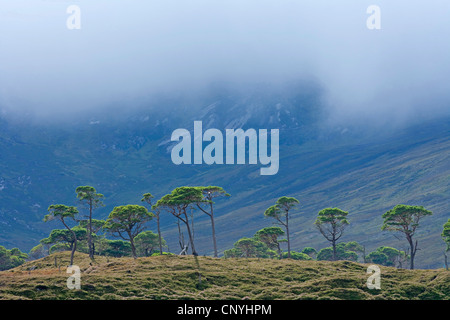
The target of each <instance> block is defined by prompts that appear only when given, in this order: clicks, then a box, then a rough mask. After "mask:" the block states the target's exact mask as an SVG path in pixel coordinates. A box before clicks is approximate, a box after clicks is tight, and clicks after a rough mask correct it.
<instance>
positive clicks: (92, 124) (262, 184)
mask: <svg viewBox="0 0 450 320" xmlns="http://www.w3.org/2000/svg"><path fill="white" fill-rule="evenodd" d="M295 92H298V91H295ZM223 96H225V94H223ZM317 99H318V97H317V95H316V93H315V92H314V90H310V91H308V90H306V93H303V94H297V93H295V94H292V95H287V96H283V95H280V96H277V95H270V94H269V95H266V96H265V95H261V94H259V93H258V94H255V95H254V96H252V97H239V96H233V95H229V96H227V97H226V98H224V97H222V96H218V97H217V96H214V97H212V98H210V99H209V100H208V99H206V100H204V101H200V102H198V101H195V103H196V106H197V107H196V108H193V109H192V110H191V109H189V101H188V102H186V101H184V102H180V101H169V102H167V101H165V102H164V103H165V105H167V106H168V108H167V110H164V109H161V110H160V111H158V112H152V111H151V110H150V109H148V110H147V109H145V108H144V109H142V110H140V111H139V112H137V111H129V112H125V111H121V112H117V113H113V114H101V113H100V114H95V113H94V114H92V115H89V118H77V119H74V121H73V122H71V123H70V124H69V123H65V122H61V123H52V122H51V121H50V120H49V121H48V122H42V123H36V122H33V121H31V120H29V119H15V120H14V119H10V118H7V117H4V118H0V124H1V126H0V150H1V151H2V152H1V153H0V245H3V246H5V247H7V248H13V247H18V248H20V249H21V250H23V251H25V252H28V251H29V250H30V249H31V248H32V247H34V246H35V245H37V244H38V243H39V240H41V239H43V238H45V237H47V236H48V234H49V232H50V230H51V229H54V228H60V227H61V226H58V225H57V224H55V223H53V224H52V223H47V224H46V223H44V222H43V221H42V219H43V217H44V215H45V214H46V209H47V208H48V206H49V205H50V204H53V203H64V204H67V205H76V206H79V203H78V202H77V200H76V197H75V188H76V187H77V186H79V185H92V186H94V187H95V188H96V189H97V191H98V192H100V193H103V194H104V195H105V201H104V202H105V207H103V208H100V209H98V210H97V211H96V212H95V218H98V219H104V218H106V217H107V216H108V214H109V212H111V210H112V209H113V208H114V206H118V205H123V204H140V203H141V202H140V199H141V196H142V194H143V193H145V192H151V193H152V194H154V195H155V197H156V198H159V197H161V196H163V195H164V194H167V193H169V192H170V191H171V190H172V189H173V188H175V187H178V186H182V185H219V186H221V187H223V188H224V189H225V190H226V191H227V192H228V193H230V194H231V197H230V198H229V199H227V200H219V201H218V202H217V210H215V214H216V232H217V241H218V248H219V252H221V253H222V252H223V251H224V250H226V249H229V248H231V247H232V246H233V243H234V242H235V241H237V240H238V239H240V238H242V237H251V236H252V235H253V234H254V233H255V232H256V231H257V230H259V229H261V228H263V227H266V226H269V225H271V223H272V222H271V221H269V220H267V219H264V217H263V212H264V210H265V209H266V208H267V207H268V206H270V205H272V204H273V203H274V202H275V201H276V199H277V198H278V197H280V196H284V195H288V196H294V197H296V198H298V199H299V200H300V206H299V209H298V211H296V212H293V213H292V217H291V220H290V221H291V235H292V236H291V239H292V246H293V249H294V250H296V251H300V250H301V249H302V248H304V247H306V246H312V247H314V248H316V249H317V250H319V249H320V248H323V247H326V246H328V243H326V242H325V241H324V238H323V237H322V236H321V235H320V233H319V232H317V230H316V229H315V228H314V225H313V222H314V220H315V217H316V215H317V212H318V211H319V210H321V209H323V208H324V207H327V206H332V207H339V208H341V209H343V210H345V211H348V212H349V217H348V218H349V221H350V226H349V228H348V229H347V230H346V233H345V236H344V237H343V238H342V241H352V240H355V241H358V242H360V243H361V244H363V245H365V246H366V248H367V252H370V251H372V250H374V249H376V248H377V247H378V246H381V245H387V246H393V247H396V248H398V249H400V250H405V249H406V243H405V241H404V240H397V239H396V238H395V237H394V236H393V235H392V234H391V233H388V232H382V231H381V229H380V228H381V225H382V218H381V215H382V214H383V213H384V212H386V211H387V210H389V209H390V208H392V207H393V206H395V205H396V204H399V203H403V204H411V205H423V206H424V207H426V208H427V209H429V210H431V211H432V212H433V216H432V217H429V218H427V219H424V220H423V224H422V226H421V228H420V230H419V233H418V235H417V236H418V239H419V247H420V249H421V250H420V251H419V252H418V254H417V257H416V266H417V267H419V268H441V267H443V255H442V253H443V250H444V243H443V241H442V239H441V238H440V233H441V232H442V225H443V224H444V222H445V221H447V219H448V217H449V216H448V212H450V207H449V205H450V202H449V201H448V199H449V196H450V167H449V165H448V164H449V163H450V159H449V157H450V135H449V132H450V121H449V118H448V117H447V118H442V119H435V120H432V121H431V120H429V121H425V120H424V121H423V122H421V123H412V124H411V125H409V126H407V125H406V126H401V127H399V128H396V129H392V127H391V126H389V127H388V128H383V127H378V128H377V127H370V126H366V124H362V125H360V126H350V125H349V126H345V127H342V126H337V125H335V126H332V125H329V124H328V123H326V122H323V121H322V118H321V112H322V111H321V110H320V108H317V104H318V102H317V101H316V100H317ZM170 106H172V107H173V106H176V107H177V108H179V109H180V110H182V112H179V113H176V114H173V112H172V113H171V110H172V109H169V107H170ZM199 110H201V112H200V111H199ZM226 110H232V112H226ZM168 119H170V121H168ZM199 119H201V120H203V121H204V122H205V123H208V126H212V127H217V128H219V129H222V128H225V127H227V126H230V125H237V126H242V127H243V128H251V127H256V128H259V127H266V128H275V127H279V128H280V137H281V138H280V139H281V141H280V170H279V172H278V174H277V175H275V176H260V175H259V166H249V165H236V166H230V165H224V166H218V165H216V166H194V165H191V166H187V165H186V166H176V165H174V164H173V163H172V162H171V160H170V153H169V152H168V149H169V148H170V145H169V144H168V143H167V142H168V140H170V133H171V132H172V130H173V129H175V128H188V129H190V130H191V129H192V125H193V121H194V120H199ZM205 128H206V125H205ZM79 209H80V211H81V214H82V215H84V214H85V213H86V211H83V210H85V208H84V207H82V206H80V208H79ZM161 223H162V233H163V237H164V238H165V239H166V240H167V242H168V244H169V249H170V251H171V252H174V253H178V252H179V251H180V249H179V246H178V229H177V225H176V219H175V218H174V217H172V216H171V215H170V214H163V217H162V221H161ZM150 229H151V230H153V231H155V230H156V224H155V223H154V222H151V224H150ZM195 239H196V245H197V250H198V251H199V253H200V254H202V255H211V254H212V245H211V231H210V224H209V218H208V217H207V216H206V215H202V214H196V216H195Z"/></svg>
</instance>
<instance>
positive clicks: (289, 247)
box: [286, 211, 291, 259]
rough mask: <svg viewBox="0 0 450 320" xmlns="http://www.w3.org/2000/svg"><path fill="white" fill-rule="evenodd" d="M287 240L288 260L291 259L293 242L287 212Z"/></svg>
mask: <svg viewBox="0 0 450 320" xmlns="http://www.w3.org/2000/svg"><path fill="white" fill-rule="evenodd" d="M286 238H287V249H288V258H289V259H290V258H291V240H290V238H289V213H288V212H287V211H286Z"/></svg>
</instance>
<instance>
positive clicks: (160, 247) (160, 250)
mask: <svg viewBox="0 0 450 320" xmlns="http://www.w3.org/2000/svg"><path fill="white" fill-rule="evenodd" d="M156 224H157V226H158V241H159V255H162V254H163V251H162V241H161V229H160V226H159V212H158V213H157V214H156Z"/></svg>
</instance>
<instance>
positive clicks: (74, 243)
mask: <svg viewBox="0 0 450 320" xmlns="http://www.w3.org/2000/svg"><path fill="white" fill-rule="evenodd" d="M61 221H62V223H63V224H64V226H65V227H66V228H67V229H68V230H69V231H70V232H71V233H72V236H73V246H72V253H71V254H70V265H73V256H74V255H75V250H77V235H76V233H75V231H73V230H72V229H70V228H69V226H68V225H67V224H66V223H65V222H64V219H61ZM55 259H56V257H55Z"/></svg>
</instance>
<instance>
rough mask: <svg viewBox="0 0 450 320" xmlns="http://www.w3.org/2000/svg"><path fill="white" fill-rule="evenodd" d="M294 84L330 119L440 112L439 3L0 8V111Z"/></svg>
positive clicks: (445, 73) (443, 15) (53, 3)
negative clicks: (311, 92)
mask: <svg viewBox="0 0 450 320" xmlns="http://www.w3.org/2000/svg"><path fill="white" fill-rule="evenodd" d="M70 5H78V6H79V8H80V9H81V29H80V30H69V29H68V28H67V27H66V20H67V18H68V17H69V16H70V15H69V14H68V13H66V9H67V7H69V6H70ZM369 5H378V6H379V7H380V9H381V30H369V29H368V28H367V26H366V20H367V18H368V17H369V16H370V14H368V13H367V12H366V10H367V8H368V6H369ZM297 78H311V79H314V81H317V82H318V83H319V84H320V85H321V86H323V88H324V92H325V96H324V101H325V102H326V103H327V104H328V105H329V106H330V108H331V110H332V114H333V115H335V116H340V117H344V118H346V117H350V118H351V117H358V116H360V115H366V116H367V115H374V116H375V115H378V116H380V115H382V116H385V115H391V116H401V117H403V116H411V115H420V114H427V115H429V114H438V113H439V112H448V113H450V1H448V0H433V1H412V0H408V1H406V0H395V1H392V0H389V1H380V0H371V1H365V0H349V1H331V0H329V1H320V0H314V1H313V0H309V1H302V0H291V1H287V0H272V1H267V0H203V1H200V0H158V1H151V0H141V1H138V0H126V1H125V0H122V1H118V0H105V1H100V0H79V1H76V0H73V1H65V0H40V1H39V0H0V109H1V108H7V109H9V110H19V111H23V110H28V111H32V112H35V113H37V114H40V115H44V116H48V115H49V114H56V115H58V114H67V112H68V111H73V112H80V111H85V110H89V109H92V108H98V107H100V106H104V105H108V103H110V102H114V101H117V100H119V101H120V100H127V99H134V98H136V97H140V96H145V95H148V94H152V93H154V92H159V91H165V92H176V91H179V90H187V91H193V92H195V91H196V90H198V91H201V89H202V88H203V87H204V86H207V85H208V84H209V83H211V82H214V81H218V80H227V81H230V82H237V83H241V82H242V83H252V82H283V81H287V80H292V79H297Z"/></svg>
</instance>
